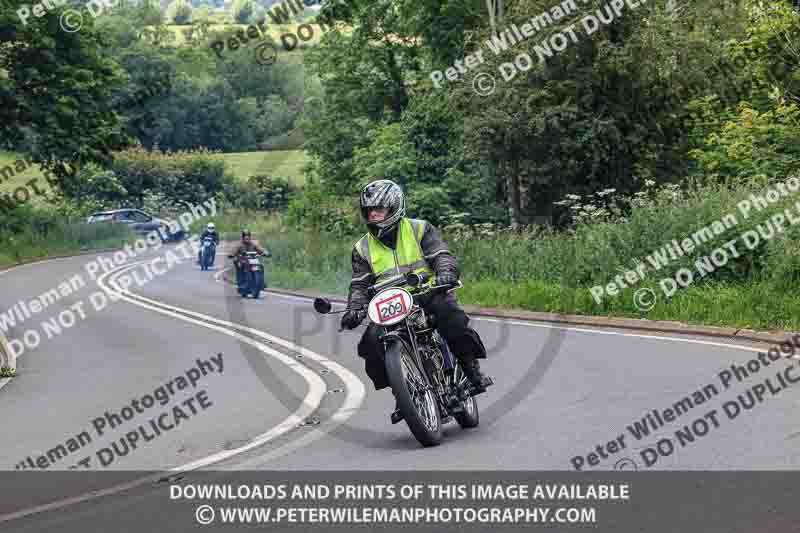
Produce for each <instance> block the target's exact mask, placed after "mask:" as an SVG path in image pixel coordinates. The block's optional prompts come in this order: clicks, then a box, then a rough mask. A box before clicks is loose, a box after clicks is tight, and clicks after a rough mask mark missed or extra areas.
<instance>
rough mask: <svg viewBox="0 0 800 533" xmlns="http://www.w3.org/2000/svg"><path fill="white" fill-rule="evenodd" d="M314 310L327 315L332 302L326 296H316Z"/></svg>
mask: <svg viewBox="0 0 800 533" xmlns="http://www.w3.org/2000/svg"><path fill="white" fill-rule="evenodd" d="M314 310H315V311H316V312H317V313H319V314H321V315H326V314H328V313H330V312H331V303H330V302H329V301H328V300H326V299H325V298H314Z"/></svg>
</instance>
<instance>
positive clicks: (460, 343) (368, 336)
mask: <svg viewBox="0 0 800 533" xmlns="http://www.w3.org/2000/svg"><path fill="white" fill-rule="evenodd" d="M423 308H424V309H425V312H426V313H433V314H434V315H436V331H438V332H439V334H440V335H441V336H442V337H444V340H446V341H447V345H448V346H449V347H450V350H451V351H452V352H453V354H454V355H455V356H456V357H458V359H459V360H460V361H461V362H462V363H464V362H467V361H470V360H474V359H485V358H486V348H485V347H484V346H483V341H481V337H480V335H478V332H477V331H475V330H474V329H472V328H471V327H469V326H468V324H469V317H468V316H467V314H466V313H464V310H463V309H461V307H459V305H458V302H457V301H456V297H455V296H454V295H453V294H452V293H450V294H447V295H444V294H438V295H435V296H433V297H432V298H431V299H430V301H429V302H427V303H426V305H425V306H424V307H423ZM381 329H382V328H380V327H379V326H377V325H375V324H370V325H369V326H367V330H366V331H365V332H364V335H363V336H362V337H361V342H359V343H358V355H359V356H360V357H362V358H363V359H364V366H365V368H366V370H367V375H368V376H369V377H370V379H371V380H372V383H373V385H375V390H381V389H384V388H386V387H388V386H389V381H388V378H387V377H386V366H385V364H384V361H383V358H384V356H385V350H384V347H383V343H382V342H381V340H380V337H379V335H380V331H381Z"/></svg>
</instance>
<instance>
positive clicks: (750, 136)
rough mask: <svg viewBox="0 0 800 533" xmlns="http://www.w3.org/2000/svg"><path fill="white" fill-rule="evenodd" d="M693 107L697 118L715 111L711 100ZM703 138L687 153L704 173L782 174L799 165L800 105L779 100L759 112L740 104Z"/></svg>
mask: <svg viewBox="0 0 800 533" xmlns="http://www.w3.org/2000/svg"><path fill="white" fill-rule="evenodd" d="M695 109H696V110H697V112H698V115H699V117H700V118H699V120H704V117H708V115H709V114H711V113H714V112H715V109H714V106H713V101H711V100H705V101H702V102H698V103H697V106H696V107H695ZM705 120H708V118H706V119H705ZM704 141H705V142H704V143H703V146H701V147H700V148H695V149H693V150H691V151H690V152H689V155H690V156H691V157H692V158H694V159H695V160H696V161H697V162H698V165H699V168H700V170H701V171H702V172H703V173H705V174H708V175H716V176H720V177H722V178H723V179H736V178H749V177H759V176H764V177H769V178H785V177H786V176H789V175H790V174H791V173H792V172H795V171H796V170H797V169H798V168H800V106H798V104H795V103H792V104H789V105H786V104H784V103H781V102H780V101H779V102H777V103H776V104H775V107H774V108H773V109H771V110H769V111H766V112H759V111H758V110H756V109H753V108H752V107H750V106H749V105H748V104H742V105H740V107H739V109H738V110H737V113H736V115H735V116H733V117H731V118H730V119H729V120H724V121H722V123H721V125H720V127H719V129H718V130H715V131H712V132H711V133H709V134H708V135H707V136H706V137H705V140H704Z"/></svg>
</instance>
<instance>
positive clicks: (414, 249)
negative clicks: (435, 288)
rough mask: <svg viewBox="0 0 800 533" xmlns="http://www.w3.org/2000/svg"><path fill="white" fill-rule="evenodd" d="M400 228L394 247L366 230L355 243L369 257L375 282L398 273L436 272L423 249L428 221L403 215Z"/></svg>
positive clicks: (362, 253) (362, 254)
mask: <svg viewBox="0 0 800 533" xmlns="http://www.w3.org/2000/svg"><path fill="white" fill-rule="evenodd" d="M399 226H400V227H398V228H397V245H396V247H395V249H394V250H392V249H391V248H389V247H388V246H386V245H385V244H383V243H382V242H381V241H380V240H378V239H377V238H375V237H374V236H373V235H372V233H367V234H366V235H364V236H363V237H361V239H359V241H358V242H357V243H356V250H357V251H358V253H359V255H361V257H363V258H364V259H366V260H367V261H368V262H369V264H370V267H371V268H372V273H373V274H374V275H375V277H376V281H375V283H376V284H377V283H381V282H382V281H384V280H386V279H389V278H393V277H395V276H397V275H398V274H407V273H408V272H414V273H415V274H420V273H422V272H425V273H427V274H430V275H431V276H432V275H433V269H432V268H431V267H430V266H429V265H428V262H427V261H425V254H424V253H423V251H422V244H421V243H422V235H423V234H424V233H425V221H424V220H416V219H413V218H402V219H401V220H400V224H399Z"/></svg>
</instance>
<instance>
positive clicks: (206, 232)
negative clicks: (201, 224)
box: [200, 230, 219, 244]
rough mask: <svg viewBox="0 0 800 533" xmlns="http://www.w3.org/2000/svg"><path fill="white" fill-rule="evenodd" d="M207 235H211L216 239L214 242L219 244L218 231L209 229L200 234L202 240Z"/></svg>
mask: <svg viewBox="0 0 800 533" xmlns="http://www.w3.org/2000/svg"><path fill="white" fill-rule="evenodd" d="M206 237H211V238H212V239H214V244H219V234H218V233H217V232H216V231H208V230H205V231H204V232H203V234H202V235H200V240H201V241H202V240H203V239H205V238H206Z"/></svg>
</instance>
